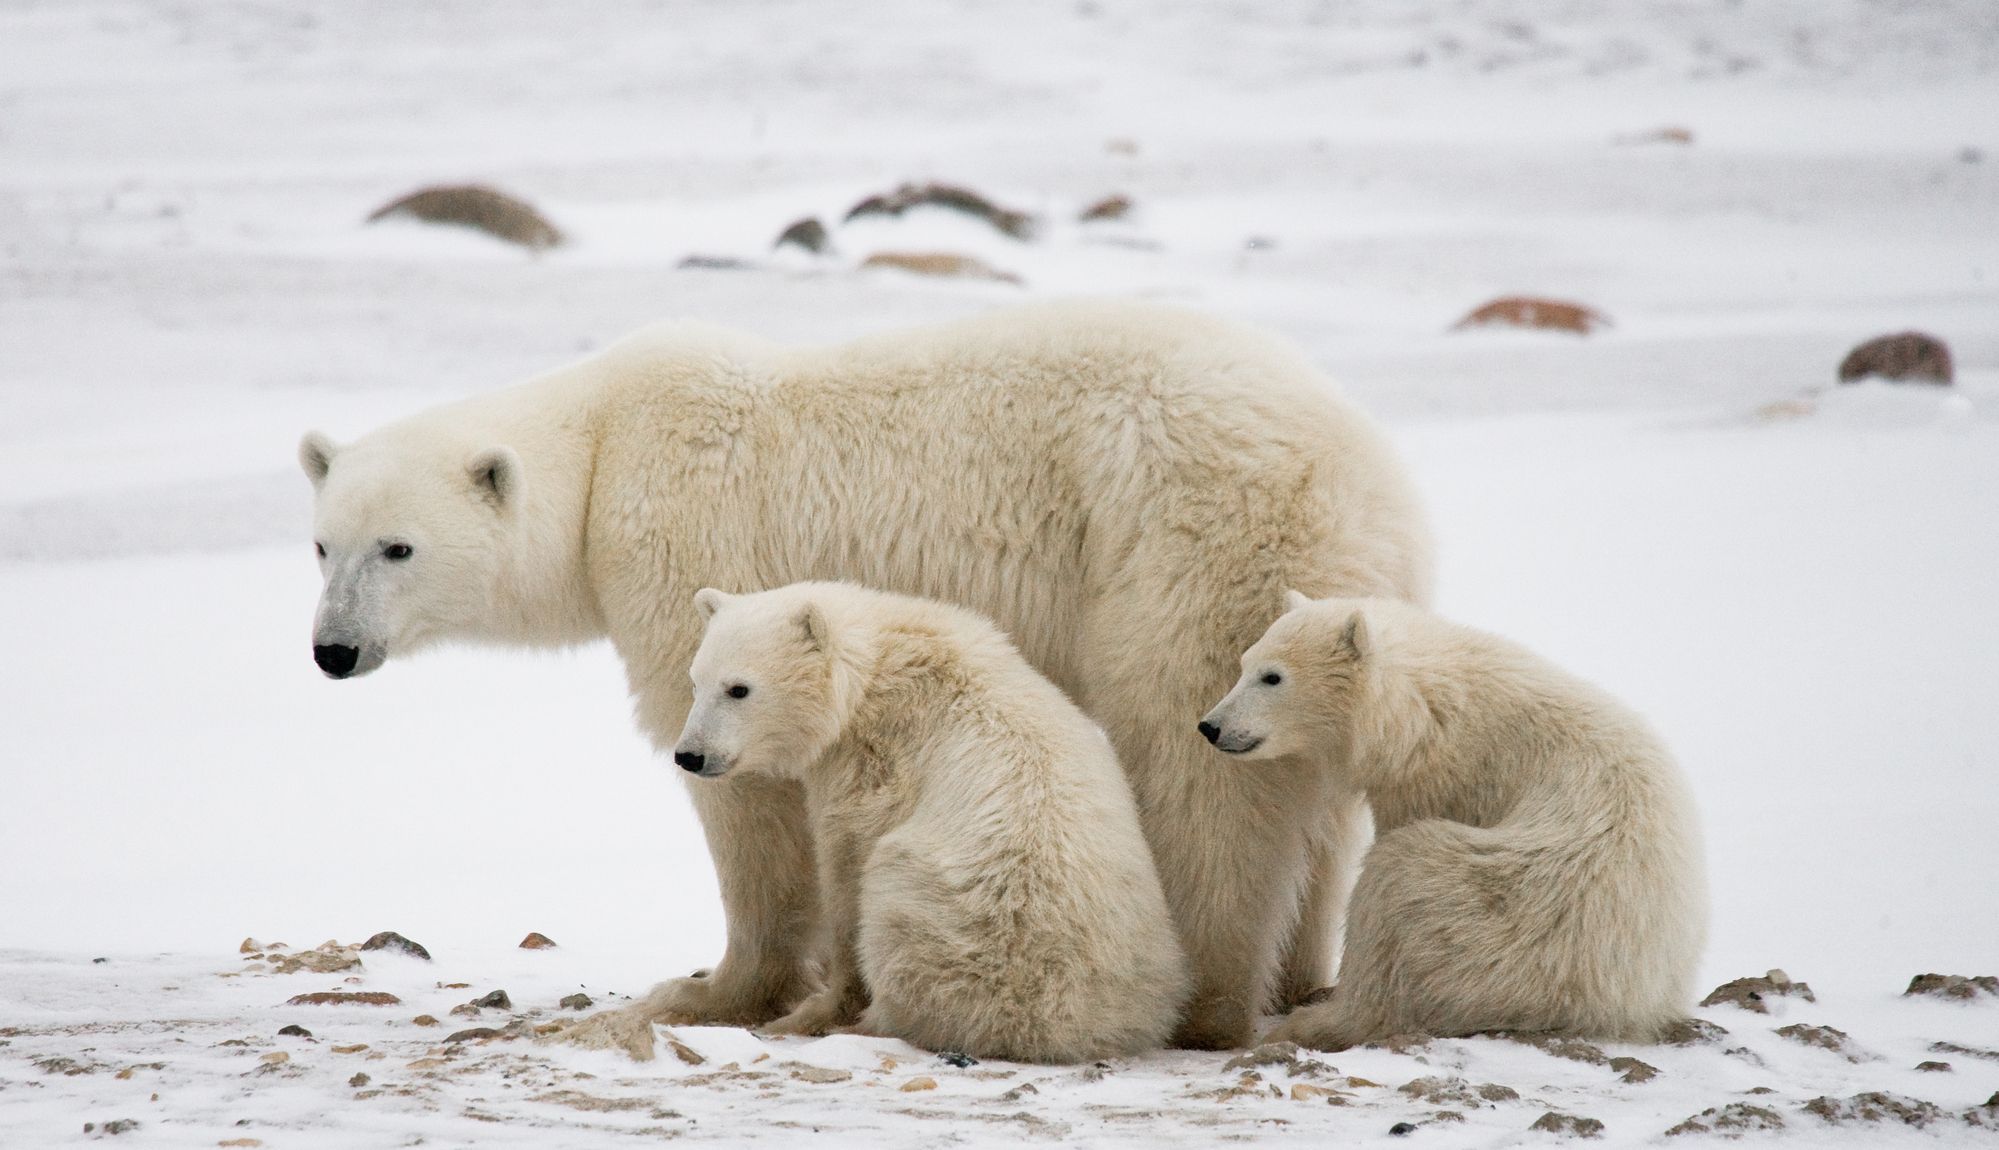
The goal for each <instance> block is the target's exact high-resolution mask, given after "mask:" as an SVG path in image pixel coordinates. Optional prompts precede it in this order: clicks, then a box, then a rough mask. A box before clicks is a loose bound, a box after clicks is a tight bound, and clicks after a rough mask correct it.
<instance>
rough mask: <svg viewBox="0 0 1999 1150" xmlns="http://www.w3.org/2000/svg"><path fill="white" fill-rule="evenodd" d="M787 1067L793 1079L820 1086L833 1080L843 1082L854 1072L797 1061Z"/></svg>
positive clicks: (829, 1083) (833, 1081)
mask: <svg viewBox="0 0 1999 1150" xmlns="http://www.w3.org/2000/svg"><path fill="white" fill-rule="evenodd" d="M787 1069H789V1070H790V1071H791V1076H792V1077H793V1078H794V1079H796V1080H798V1081H800V1082H811V1083H815V1084H818V1085H821V1086H827V1085H831V1084H832V1083H835V1082H845V1081H847V1080H849V1079H851V1078H852V1077H853V1076H854V1072H853V1071H851V1070H833V1069H830V1068H828V1067H824V1066H805V1065H801V1064H799V1063H793V1064H791V1065H790V1066H789V1067H788V1068H787Z"/></svg>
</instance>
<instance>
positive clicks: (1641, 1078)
mask: <svg viewBox="0 0 1999 1150" xmlns="http://www.w3.org/2000/svg"><path fill="white" fill-rule="evenodd" d="M1610 1068H1611V1069H1612V1070H1615V1071H1618V1078H1619V1079H1620V1080H1621V1081H1624V1082H1631V1083H1638V1082H1650V1081H1652V1080H1653V1079H1654V1078H1657V1077H1659V1068H1658V1067H1656V1066H1654V1065H1652V1064H1651V1063H1649V1062H1644V1061H1641V1060H1639V1059H1636V1058H1613V1059H1611V1060H1610Z"/></svg>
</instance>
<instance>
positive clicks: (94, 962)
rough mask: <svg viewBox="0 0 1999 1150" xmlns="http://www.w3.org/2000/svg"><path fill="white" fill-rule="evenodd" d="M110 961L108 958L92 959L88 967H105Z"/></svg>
mask: <svg viewBox="0 0 1999 1150" xmlns="http://www.w3.org/2000/svg"><path fill="white" fill-rule="evenodd" d="M110 961H111V960H110V959H108V958H93V959H91V960H90V965H92V966H103V965H105V964H106V963H108V962H110Z"/></svg>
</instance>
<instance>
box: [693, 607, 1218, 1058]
mask: <svg viewBox="0 0 1999 1150" xmlns="http://www.w3.org/2000/svg"><path fill="white" fill-rule="evenodd" d="M697 602H698V603H700V604H701V606H702V608H703V610H704V612H706V613H708V614H709V615H710V618H709V622H708V629H707V633H706V637H705V638H704V639H703V641H702V644H701V647H700V649H699V650H698V651H697V652H696V653H695V656H694V667H693V679H694V700H695V701H694V707H693V710H692V711H691V712H690V714H689V716H688V719H687V727H686V729H685V730H684V731H682V732H681V737H680V741H679V743H678V744H677V745H676V748H675V750H676V755H675V758H676V761H678V762H680V763H681V764H682V765H683V766H685V767H687V768H688V769H689V770H693V771H697V772H698V773H699V774H700V775H701V776H702V777H704V778H708V779H716V780H725V779H726V778H728V777H730V776H734V775H736V774H737V773H738V772H747V773H753V772H768V773H772V774H776V775H780V776H783V777H787V778H792V779H796V780H798V781H800V782H801V783H803V785H804V788H805V806H806V811H807V814H808V816H809V818H810V821H811V825H812V832H813V841H814V845H815V848H816V852H817V855H818V864H819V904H820V906H821V907H822V908H823V917H824V920H825V925H826V932H827V936H828V942H827V944H826V945H824V946H823V947H822V948H821V954H822V955H823V956H824V961H825V979H824V985H823V986H822V987H821V988H820V989H819V990H818V991H816V992H815V993H814V994H813V995H812V996H811V997H809V998H807V999H806V1000H805V1001H804V1002H803V1003H801V1004H800V1005H799V1006H798V1007H797V1008H796V1009H794V1010H793V1011H792V1012H791V1013H790V1014H787V1015H785V1016H784V1017H783V1018H780V1019H778V1020H777V1021H776V1022H773V1023H771V1024H770V1025H769V1026H768V1027H766V1029H768V1030H771V1031H774V1032H776V1033H790V1034H822V1033H825V1032H826V1031H827V1030H828V1029H830V1028H833V1027H837V1026H849V1025H853V1024H855V1023H856V1022H858V1023H859V1026H860V1029H862V1030H864V1031H867V1032H870V1033H875V1034H884V1035H892V1036H894V1037H897V1038H902V1039H905V1040H907V1041H909V1042H913V1043H915V1044H916V1045H918V1046H925V1047H928V1048H930V1049H932V1050H958V1051H964V1052H966V1053H968V1054H974V1055H978V1056H980V1057H989V1058H1011V1059H1019V1060H1024V1061H1030V1062H1080V1061H1087V1060H1090V1059H1095V1058H1104V1057H1109V1056H1112V1055H1119V1054H1131V1053H1135V1052H1137V1051H1140V1050H1145V1049H1148V1048H1151V1047H1156V1046H1159V1045H1160V1044H1162V1043H1164V1042H1165V1041H1166V1039H1167V1038H1168V1036H1170V1035H1171V1034H1172V1033H1173V1028H1174V1025H1175V1024H1176V1023H1177V1022H1178V1021H1179V1017H1180V1006H1181V1004H1182V1003H1183V1002H1184V1001H1185V999H1186V996H1187V990H1188V979H1187V965H1186V959H1185V957H1184V956H1183V955H1182V954H1181V951H1180V943H1179V940H1178V939H1177V938H1176V937H1175V935H1174V933H1173V923H1172V919H1171V918H1170V917H1169V916H1168V914H1167V911H1166V896H1165V894H1164V893H1163V892H1162V891H1161V890H1160V887H1159V876H1158V874H1157V873H1156V872H1155V871H1154V870H1153V866H1152V855H1151V852H1150V851H1149V850H1148V849H1147V847H1146V845H1145V836H1144V834H1143V832H1141V831H1140V829H1139V825H1138V809H1137V807H1136V805H1135V804H1134V803H1133V802H1132V797H1131V788H1130V786H1129V784H1127V782H1126V781H1125V777H1124V772H1123V771H1122V770H1120V769H1119V767H1118V761H1117V755H1116V753H1115V752H1114V751H1112V750H1111V745H1110V740H1109V739H1107V738H1105V737H1104V733H1103V731H1102V730H1101V729H1099V728H1098V727H1097V725H1096V724H1095V723H1093V722H1091V721H1090V719H1089V717H1088V716H1086V715H1084V714H1083V712H1082V711H1080V710H1078V709H1077V708H1076V706H1075V704H1073V703H1071V702H1070V701H1069V700H1068V699H1067V698H1065V697H1064V696H1063V694H1062V692H1061V691H1059V690H1057V689H1056V687H1055V686H1054V684H1052V683H1050V682H1049V681H1048V680H1047V679H1045V678H1043V677H1042V676H1041V675H1040V674H1038V673H1037V672H1036V671H1035V670H1034V668H1032V667H1030V666H1028V665H1027V661H1026V660H1025V659H1022V658H1021V657H1020V653H1019V652H1018V651H1016V650H1015V649H1014V647H1013V644H1011V643H1009V642H1008V641H1007V639H1006V636H1004V635H1002V634H1001V633H1000V632H999V630H998V629H997V628H995V627H994V626H993V625H992V624H991V623H990V622H988V621H987V620H985V619H983V618H980V617H979V616H977V615H974V614H972V613H971V612H969V611H965V610H962V609H960V608H956V607H950V606H946V605H944V604H941V603H937V602H934V601H932V600H927V599H912V598H907V597H905V596H900V595H887V594H883V593H881V592H877V591H869V590H865V589H863V588H860V587H855V586H853V585H851V584H842V583H800V584H794V585H793V586H790V587H785V588H780V589H778V590H775V591H766V592H763V593H761V594H755V595H742V596H726V595H723V594H721V593H719V592H716V591H713V590H704V591H703V592H701V594H700V595H699V596H698V597H697ZM738 696H740V697H738ZM696 785H697V786H699V785H703V784H696ZM706 785H710V786H724V785H726V782H723V781H717V782H712V783H708V784H706ZM864 1009H865V1014H864V1015H863V1014H862V1011H863V1010H864Z"/></svg>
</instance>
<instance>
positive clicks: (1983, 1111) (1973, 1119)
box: [1964, 1091, 1999, 1130]
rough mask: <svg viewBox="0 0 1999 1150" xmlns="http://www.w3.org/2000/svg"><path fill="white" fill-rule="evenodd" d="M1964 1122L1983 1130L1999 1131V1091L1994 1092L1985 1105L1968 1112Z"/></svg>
mask: <svg viewBox="0 0 1999 1150" xmlns="http://www.w3.org/2000/svg"><path fill="white" fill-rule="evenodd" d="M1964 1120H1965V1122H1967V1123H1969V1124H1970V1125H1972V1126H1976V1127H1978V1128H1979V1129H1981V1130H1999V1091H1994V1092H1993V1094H1992V1097H1990V1098H1987V1099H1986V1100H1985V1102H1984V1104H1983V1105H1980V1106H1973V1107H1971V1108H1970V1109H1968V1110H1966V1111H1965V1112H1964Z"/></svg>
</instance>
